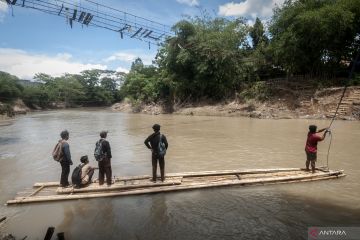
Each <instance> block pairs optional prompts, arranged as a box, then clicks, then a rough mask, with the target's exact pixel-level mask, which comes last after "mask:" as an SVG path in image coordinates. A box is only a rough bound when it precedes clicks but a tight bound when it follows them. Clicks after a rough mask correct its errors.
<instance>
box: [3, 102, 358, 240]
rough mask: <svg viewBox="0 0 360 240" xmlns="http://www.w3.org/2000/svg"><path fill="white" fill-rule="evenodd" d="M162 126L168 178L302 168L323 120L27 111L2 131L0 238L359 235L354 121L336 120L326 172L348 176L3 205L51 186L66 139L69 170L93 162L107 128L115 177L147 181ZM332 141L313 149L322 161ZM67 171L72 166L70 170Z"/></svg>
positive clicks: (95, 111) (356, 145)
mask: <svg viewBox="0 0 360 240" xmlns="http://www.w3.org/2000/svg"><path fill="white" fill-rule="evenodd" d="M154 123H159V124H160V125H161V126H162V128H161V132H162V133H164V134H165V135H166V137H167V139H168V141H169V150H168V153H167V155H166V172H185V171H203V170H226V169H253V168H277V167H303V166H304V162H305V160H304V159H305V153H304V143H305V138H306V134H307V127H308V125H309V124H313V123H315V124H317V125H318V126H319V127H325V126H326V125H328V124H329V121H322V120H258V119H248V118H227V117H197V116H177V115H160V116H151V115H140V114H124V113H114V112H111V111H108V110H99V109H97V110H92V109H84V110H66V111H49V112H41V113H32V114H28V115H26V116H22V117H19V118H18V119H17V120H16V121H15V123H14V124H13V125H10V126H3V127H0V162H1V167H0V191H1V194H0V203H1V206H0V217H3V216H6V217H7V220H6V221H5V222H4V223H1V224H0V231H1V232H3V233H4V232H7V233H12V234H13V235H15V236H16V237H17V238H19V239H21V238H23V237H25V236H27V239H43V238H44V236H45V232H46V229H47V227H49V226H54V227H55V233H57V232H65V239H90V240H91V239H271V240H272V239H307V228H308V227H311V226H358V227H360V157H359V156H360V122H350V121H335V122H334V124H333V139H332V147H331V151H330V158H329V164H330V168H331V169H344V170H345V173H346V174H347V176H346V177H345V178H341V179H337V180H328V181H318V182H308V183H296V184H282V185H268V186H256V187H225V188H213V189H205V190H193V191H184V192H175V193H159V194H152V195H138V196H127V197H118V198H102V199H90V200H77V201H68V202H54V203H41V204H29V205H19V206H5V205H4V203H5V202H6V201H7V200H9V199H12V198H14V197H15V195H16V193H17V192H19V191H22V190H23V189H25V188H29V187H31V186H32V185H33V183H34V182H44V181H57V180H58V179H59V176H60V172H61V169H60V166H59V164H58V163H56V162H55V161H53V160H52V159H51V151H52V149H53V147H54V144H55V143H56V141H57V140H58V138H59V133H60V132H61V130H63V129H67V130H69V132H70V139H69V144H70V150H71V153H72V158H73V161H74V162H75V164H77V163H78V161H79V159H80V157H81V156H82V155H85V154H87V155H89V157H90V158H91V163H92V164H93V165H95V164H96V163H95V161H94V159H93V157H92V154H93V150H94V146H95V142H96V141H97V140H98V138H99V136H98V134H99V132H100V131H101V130H103V129H105V130H108V131H109V134H108V140H109V141H110V144H111V147H112V153H113V159H112V168H113V175H115V176H132V175H144V174H151V160H150V152H149V150H148V149H147V148H146V147H145V146H144V144H143V141H144V139H145V138H146V137H147V136H148V135H149V134H151V133H152V129H151V126H152V125H153V124H154ZM328 144H329V139H327V140H325V141H324V142H321V143H320V144H319V154H318V159H319V160H318V164H319V165H321V164H322V163H326V153H327V147H328ZM73 168H74V167H72V169H73Z"/></svg>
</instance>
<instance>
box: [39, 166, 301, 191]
mask: <svg viewBox="0 0 360 240" xmlns="http://www.w3.org/2000/svg"><path fill="white" fill-rule="evenodd" d="M303 170H304V168H273V169H248V170H239V169H238V170H217V171H202V172H183V173H168V174H166V177H201V176H217V175H233V174H258V173H272V172H274V173H275V172H291V171H303ZM147 178H150V175H141V176H129V177H119V178H116V179H115V181H128V180H141V179H147ZM93 182H96V181H93ZM59 185H60V184H59V182H40V183H35V184H34V187H41V186H45V187H58V186H59Z"/></svg>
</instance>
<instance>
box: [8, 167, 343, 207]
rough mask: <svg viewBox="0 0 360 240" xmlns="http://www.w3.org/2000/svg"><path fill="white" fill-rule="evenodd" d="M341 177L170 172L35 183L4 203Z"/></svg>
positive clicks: (294, 171)
mask: <svg viewBox="0 0 360 240" xmlns="http://www.w3.org/2000/svg"><path fill="white" fill-rule="evenodd" d="M344 176H345V174H344V171H343V170H326V171H325V170H322V169H321V168H317V171H316V172H315V173H311V172H307V171H305V170H304V169H301V168H277V169H252V170H222V171H204V172H185V173H169V174H167V175H166V180H165V181H164V182H161V181H158V182H156V183H153V182H151V181H150V179H151V177H150V176H149V175H142V176H132V177H121V178H114V184H112V185H111V186H110V187H108V186H99V184H98V183H97V180H95V181H94V182H93V183H91V184H90V185H89V186H87V187H84V188H73V187H69V188H61V187H59V182H44V183H35V184H34V186H33V189H31V190H27V191H24V192H20V193H18V196H17V197H15V199H13V200H9V201H7V204H23V203H35V202H51V201H64V200H77V199H87V198H99V197H117V196H127V195H139V194H149V193H159V192H171V191H180V190H190V189H200V188H210V187H220V186H235V185H236V186H250V185H267V184H281V183H295V182H309V181H317V180H327V179H336V178H340V177H344Z"/></svg>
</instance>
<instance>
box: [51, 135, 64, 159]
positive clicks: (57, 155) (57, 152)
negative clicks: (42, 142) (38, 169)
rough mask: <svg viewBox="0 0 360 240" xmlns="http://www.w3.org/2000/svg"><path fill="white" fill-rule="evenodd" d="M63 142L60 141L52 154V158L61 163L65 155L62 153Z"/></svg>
mask: <svg viewBox="0 0 360 240" xmlns="http://www.w3.org/2000/svg"><path fill="white" fill-rule="evenodd" d="M62 146H63V141H62V140H59V142H58V143H57V144H56V145H55V147H54V150H53V152H52V157H53V159H54V160H55V161H57V162H60V161H61V160H62V157H63V155H64V153H63V151H62Z"/></svg>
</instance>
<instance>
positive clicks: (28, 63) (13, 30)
mask: <svg viewBox="0 0 360 240" xmlns="http://www.w3.org/2000/svg"><path fill="white" fill-rule="evenodd" d="M32 1H37V0H32ZM42 1H46V0H42ZM93 1H96V2H99V3H101V4H103V5H106V6H111V7H112V8H115V9H118V10H121V11H125V12H127V13H130V14H133V15H136V16H138V17H142V18H146V19H149V20H152V21H155V22H158V23H161V24H164V25H166V26H169V27H171V26H172V25H174V24H175V23H176V22H178V21H179V20H181V19H183V18H184V16H197V15H201V11H203V10H205V11H207V12H208V13H210V14H212V15H214V16H219V17H226V18H234V17H244V18H246V19H248V22H249V24H252V23H253V22H254V20H255V19H256V17H259V18H260V19H261V20H263V21H266V20H268V19H269V18H270V17H271V15H272V9H273V8H274V6H275V5H276V4H277V5H281V4H282V3H283V2H284V0H238V1H228V0H102V1H99V0H93ZM18 2H22V1H20V0H19V1H18ZM68 2H72V3H75V4H83V5H86V4H87V2H86V0H68ZM156 52H157V46H156V45H151V46H150V49H149V45H148V43H146V42H143V41H140V40H136V39H131V38H128V37H126V36H124V38H123V39H121V37H120V34H118V33H116V32H113V31H109V30H106V29H101V28H94V27H86V26H82V25H81V24H79V23H74V24H73V28H71V27H70V25H69V24H68V23H67V22H66V20H65V19H64V18H62V17H58V16H54V15H50V14H46V13H43V12H39V11H36V10H33V9H28V8H22V7H19V6H15V7H13V8H10V7H9V6H7V4H6V3H5V0H0V71H4V72H8V73H10V74H12V75H15V76H17V77H19V78H21V79H28V80H31V79H33V77H34V75H35V74H36V73H40V72H41V73H46V74H50V75H52V76H61V75H63V74H64V73H79V72H81V71H83V70H87V69H94V68H96V69H107V70H116V71H122V72H128V71H129V70H130V67H131V63H132V62H133V61H134V60H135V59H136V58H137V57H140V58H141V59H142V60H143V62H144V64H147V65H148V64H151V63H152V60H153V59H154V58H155V55H156Z"/></svg>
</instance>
